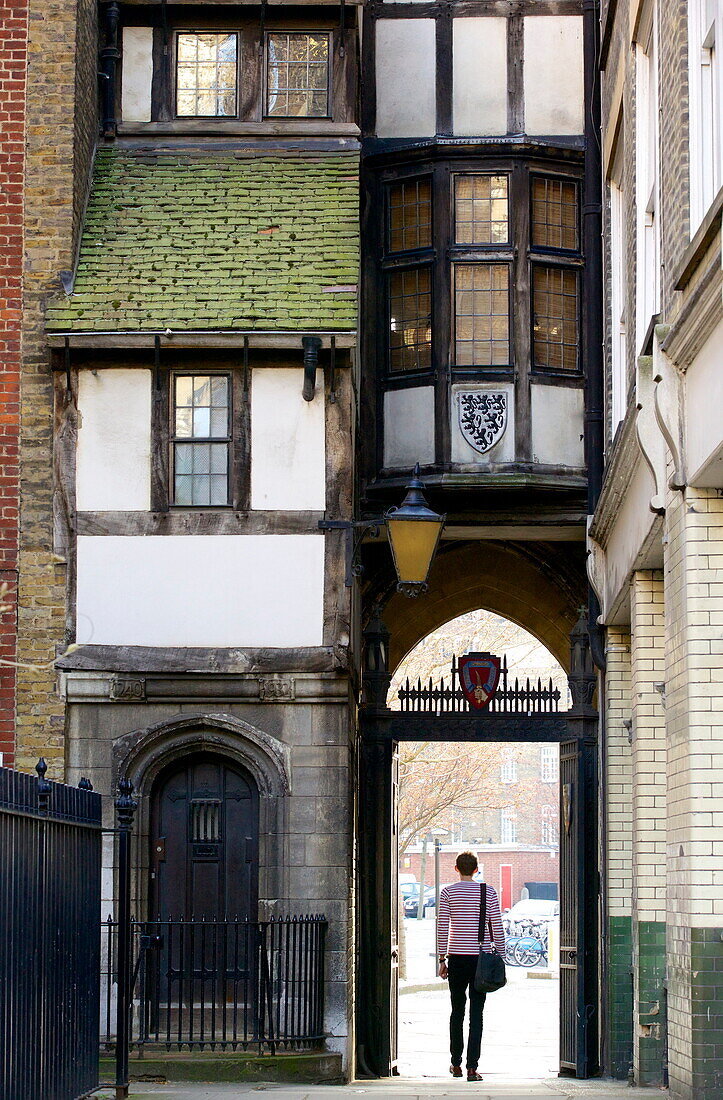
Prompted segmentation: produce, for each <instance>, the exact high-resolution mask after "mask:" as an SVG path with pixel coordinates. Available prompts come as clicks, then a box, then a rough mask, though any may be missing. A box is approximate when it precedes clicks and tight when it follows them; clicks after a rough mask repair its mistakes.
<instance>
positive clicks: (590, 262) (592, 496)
mask: <svg viewBox="0 0 723 1100" xmlns="http://www.w3.org/2000/svg"><path fill="white" fill-rule="evenodd" d="M583 43H584V59H585V179H584V193H583V208H582V232H583V247H584V250H585V271H584V275H583V279H584V293H585V311H586V318H587V325H586V331H585V336H584V349H585V460H586V464H587V511H588V515H592V514H593V512H594V511H595V508H596V506H597V502H598V498H599V496H600V490H601V488H602V480H603V456H604V448H605V399H604V394H605V389H604V359H603V339H604V330H603V294H602V287H603V270H602V266H603V265H602V155H601V141H602V138H601V129H600V10H599V0H584V4H583ZM599 614H600V605H599V603H598V599H597V596H596V595H595V593H594V592H593V590H592V588H591V587H590V586H588V627H589V631H590V648H591V651H592V655H593V660H594V661H595V664H596V666H597V667H598V668H599V669H600V670H601V671H604V670H605V648H604V642H603V632H602V629H601V628H600V626H599V625H598V621H597V619H598V615H599Z"/></svg>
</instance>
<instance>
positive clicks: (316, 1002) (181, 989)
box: [102, 915, 327, 1054]
mask: <svg viewBox="0 0 723 1100" xmlns="http://www.w3.org/2000/svg"><path fill="white" fill-rule="evenodd" d="M326 928H327V922H326V919H325V918H324V917H323V916H319V915H315V916H299V917H281V918H279V919H278V920H270V921H247V920H203V919H200V920H180V919H179V920H176V919H168V920H153V921H137V920H132V921H131V962H132V973H131V979H130V996H129V998H128V1002H129V1028H128V1044H129V1047H130V1049H132V1050H141V1049H144V1048H150V1047H161V1048H165V1049H166V1050H184V1049H187V1050H204V1049H209V1050H224V1049H228V1050H239V1049H240V1050H248V1049H249V1048H256V1049H258V1050H259V1051H263V1050H268V1051H270V1052H271V1053H272V1054H273V1053H275V1052H276V1050H277V1049H282V1050H300V1049H305V1048H309V1047H313V1046H316V1045H318V1044H319V1043H320V1042H321V1041H322V1039H323V1038H324V956H325V938H326ZM117 940H118V924H117V922H115V921H113V920H112V919H111V918H110V917H109V918H108V920H107V921H106V922H105V924H104V934H103V944H104V951H103V954H104V959H105V963H104V966H105V982H104V1011H103V1023H102V1032H103V1034H102V1042H103V1043H104V1044H105V1047H106V1049H108V1050H112V1049H115V1037H116V1031H117V1027H116V1021H117V978H118V974H117V946H118V943H117Z"/></svg>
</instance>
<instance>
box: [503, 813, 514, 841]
mask: <svg viewBox="0 0 723 1100" xmlns="http://www.w3.org/2000/svg"><path fill="white" fill-rule="evenodd" d="M500 833H501V838H502V843H503V844H516V843H517V811H516V810H511V809H504V810H502V811H501V818H500Z"/></svg>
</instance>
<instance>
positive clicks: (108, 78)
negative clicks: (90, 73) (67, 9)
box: [100, 0, 121, 138]
mask: <svg viewBox="0 0 723 1100" xmlns="http://www.w3.org/2000/svg"><path fill="white" fill-rule="evenodd" d="M119 20H120V4H118V3H117V2H116V0H110V3H109V4H108V5H107V6H106V9H105V45H104V46H103V49H102V50H101V51H100V78H101V102H102V104H103V122H102V126H101V129H102V132H103V137H106V138H114V137H115V134H116V126H117V120H116V117H115V85H116V69H117V67H118V61H119V60H120V55H121V54H120V49H119V48H118V22H119Z"/></svg>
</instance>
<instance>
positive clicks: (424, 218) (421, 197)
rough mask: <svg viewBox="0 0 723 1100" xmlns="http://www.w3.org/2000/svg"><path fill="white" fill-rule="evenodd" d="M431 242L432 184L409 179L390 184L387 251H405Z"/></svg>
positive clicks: (423, 246) (426, 246)
mask: <svg viewBox="0 0 723 1100" xmlns="http://www.w3.org/2000/svg"><path fill="white" fill-rule="evenodd" d="M431 244H432V184H431V181H430V180H428V179H422V180H408V181H406V182H405V183H397V184H394V186H392V187H390V188H389V251H390V252H408V251H410V250H411V249H416V248H430V247H431Z"/></svg>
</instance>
